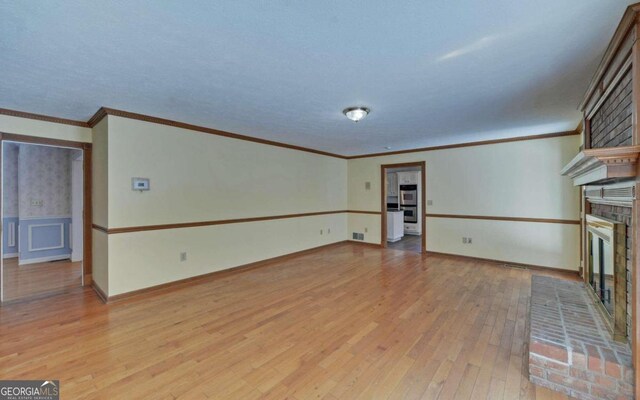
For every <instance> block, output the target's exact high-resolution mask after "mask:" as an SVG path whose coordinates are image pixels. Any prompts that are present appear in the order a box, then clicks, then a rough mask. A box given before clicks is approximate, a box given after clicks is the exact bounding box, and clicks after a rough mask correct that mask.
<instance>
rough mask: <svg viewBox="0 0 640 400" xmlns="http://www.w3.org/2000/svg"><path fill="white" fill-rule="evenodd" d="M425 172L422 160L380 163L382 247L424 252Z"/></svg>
mask: <svg viewBox="0 0 640 400" xmlns="http://www.w3.org/2000/svg"><path fill="white" fill-rule="evenodd" d="M425 173H426V168H425V162H424V161H422V162H415V163H403V164H386V165H382V166H381V175H382V194H381V198H382V204H381V209H382V229H381V232H382V237H381V243H382V244H383V246H384V247H388V248H392V249H396V250H405V251H411V252H415V253H424V252H425V250H426V234H425V223H426V213H425V183H426V177H425Z"/></svg>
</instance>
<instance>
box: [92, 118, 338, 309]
mask: <svg viewBox="0 0 640 400" xmlns="http://www.w3.org/2000/svg"><path fill="white" fill-rule="evenodd" d="M107 118H108V124H107V126H108V127H107V131H108V134H107V136H108V139H106V140H103V139H100V138H99V137H101V136H102V135H103V134H104V132H95V133H94V167H95V166H96V163H98V162H100V161H99V160H101V159H103V158H104V157H102V156H101V155H100V154H99V153H104V152H105V150H104V148H106V149H107V150H106V153H107V156H106V158H107V159H108V172H107V174H108V176H107V177H106V180H107V182H108V185H107V186H108V190H106V192H107V197H108V206H107V208H108V212H106V213H103V214H100V216H99V217H97V218H94V223H96V224H98V222H97V221H99V220H101V219H102V218H106V219H107V224H106V225H104V226H105V227H107V228H121V227H131V226H143V225H158V224H175V223H184V222H199V221H213V220H222V219H236V218H251V217H263V216H274V215H284V214H298V213H309V212H321V211H338V210H345V209H346V206H347V162H346V160H343V159H338V158H334V157H327V156H321V155H317V154H312V153H306V152H301V151H296V150H290V149H285V148H280V147H274V146H267V145H263V144H258V143H253V142H248V141H242V140H237V139H230V138H225V137H221V136H216V135H210V134H205V133H201V132H194V131H189V130H185V129H180V128H175V127H170V126H166V125H159V124H154V123H149V122H143V121H137V120H131V119H126V118H121V117H113V116H108V117H107ZM96 128H98V126H97V127H96ZM103 129H104V128H103ZM101 140H102V142H101ZM96 173H97V172H96V171H94V177H96V178H97V179H101V180H104V179H105V178H104V177H98V176H97V175H96ZM132 177H146V178H150V180H151V190H150V191H148V192H144V193H139V192H138V191H133V190H132V189H131V178H132ZM104 191H105V190H103V189H101V190H96V188H94V195H95V194H98V195H99V197H100V196H104ZM96 201H98V202H99V200H96V199H94V204H95V203H96ZM98 208H99V209H102V208H104V205H102V206H100V207H98ZM100 212H104V210H103V211H98V210H95V211H94V213H97V214H99V213H100ZM346 227H347V216H346V214H345V213H339V214H328V215H321V216H308V217H300V218H292V219H278V220H270V221H261V222H251V223H237V224H226V225H215V226H206V227H198V228H179V229H168V230H158V231H145V232H134V233H120V234H109V235H108V239H107V242H108V257H107V258H108V281H109V283H108V285H106V286H107V288H105V287H103V286H102V285H100V287H101V288H102V289H103V290H105V291H107V292H108V295H109V296H113V295H117V294H121V293H125V292H128V291H133V290H137V289H142V288H145V287H149V286H154V285H158V284H162V283H165V282H170V281H174V280H178V279H183V278H188V277H191V276H195V275H200V274H205V273H209V272H213V271H218V270H221V269H226V268H231V267H234V266H238V265H243V264H246V263H250V262H254V261H259V260H264V259H267V258H271V257H275V256H280V255H284V254H288V253H291V252H295V251H300V250H305V249H309V248H312V247H317V246H320V245H324V244H329V243H334V242H339V241H343V240H346ZM321 229H322V230H323V234H322V235H321V234H320V230H321ZM329 229H330V230H331V233H330V234H329V233H328V232H327V231H328V230H329ZM94 232H95V231H94ZM183 251H184V252H187V253H188V255H187V261H186V262H180V253H181V252H183ZM98 253H100V251H99V252H98ZM96 256H97V255H96ZM97 264H98V262H94V268H95V267H96V265H97Z"/></svg>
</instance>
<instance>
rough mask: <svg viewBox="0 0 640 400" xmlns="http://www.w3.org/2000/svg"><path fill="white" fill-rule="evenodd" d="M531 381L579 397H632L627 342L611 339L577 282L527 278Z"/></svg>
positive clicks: (631, 369) (586, 294)
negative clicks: (529, 284)
mask: <svg viewBox="0 0 640 400" xmlns="http://www.w3.org/2000/svg"><path fill="white" fill-rule="evenodd" d="M529 328H530V333H529V335H530V336H529V375H530V380H531V382H533V383H535V384H536V385H540V386H544V387H547V388H550V389H553V390H557V391H559V392H562V393H565V394H567V395H570V396H573V397H576V398H578V399H632V398H633V368H632V367H631V350H630V348H629V346H628V345H627V344H626V343H618V342H614V341H613V339H612V338H611V335H610V333H609V331H608V330H607V328H606V326H605V324H604V321H603V320H602V316H601V315H600V314H599V312H598V310H597V309H596V308H595V306H594V305H593V300H592V298H591V296H590V295H589V293H587V288H586V287H585V284H584V283H582V282H573V281H565V280H560V279H555V278H550V277H545V276H534V277H533V278H532V282H531V314H530V326H529Z"/></svg>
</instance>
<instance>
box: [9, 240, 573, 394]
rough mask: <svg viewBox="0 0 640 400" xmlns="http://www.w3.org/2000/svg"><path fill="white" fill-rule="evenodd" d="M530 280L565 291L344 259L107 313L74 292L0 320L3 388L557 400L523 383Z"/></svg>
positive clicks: (471, 268)
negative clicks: (33, 384)
mask: <svg viewBox="0 0 640 400" xmlns="http://www.w3.org/2000/svg"><path fill="white" fill-rule="evenodd" d="M532 274H548V275H553V276H562V274H559V273H557V272H546V271H535V272H534V271H530V270H524V269H510V268H505V267H501V266H499V265H496V264H493V263H483V262H480V261H476V260H466V259H456V258H454V257H443V256H436V255H430V256H424V255H421V254H417V253H412V252H405V251H397V250H386V249H377V248H373V247H364V246H359V245H357V244H342V245H338V246H334V247H332V248H330V249H322V250H318V251H317V252H311V253H306V254H303V255H300V256H297V257H293V258H290V259H287V260H283V261H281V262H277V263H273V264H269V265H268V266H266V267H263V268H259V269H254V270H250V271H246V272H243V273H240V274H235V275H233V276H224V277H221V278H218V279H211V280H207V281H202V282H199V283H198V284H194V285H184V286H180V287H176V288H173V289H163V290H160V291H157V292H154V293H146V294H143V295H140V296H135V297H131V298H128V299H125V300H122V301H119V302H116V303H112V304H107V305H104V304H102V303H101V302H100V300H99V299H98V298H97V297H96V296H95V294H94V293H93V292H92V291H91V290H86V289H78V290H75V291H73V292H69V293H65V294H61V295H56V296H55V297H50V298H47V299H45V300H34V301H28V302H23V303H16V304H9V305H3V306H2V307H0V337H2V341H0V379H41V378H42V377H48V376H55V378H56V379H60V382H61V391H62V393H63V395H64V398H77V399H96V398H97V399H101V398H105V399H107V398H127V399H144V398H149V397H153V398H160V399H162V398H167V399H171V398H181V399H194V398H216V399H225V398H228V399H235V398H243V399H253V398H267V399H292V400H302V399H309V398H317V399H329V400H331V399H344V398H353V399H357V398H359V399H419V398H441V399H450V398H458V399H502V398H505V399H511V398H522V399H544V398H549V397H550V396H551V398H564V397H562V396H561V395H560V397H557V396H556V395H553V394H551V393H550V392H548V391H546V390H540V389H539V388H537V387H535V386H533V385H531V384H530V382H529V381H528V379H527V374H526V361H525V360H526V358H525V354H526V349H527V337H526V318H527V314H528V307H529V293H530V278H531V275H532ZM566 277H567V278H568V279H570V278H571V277H570V276H566Z"/></svg>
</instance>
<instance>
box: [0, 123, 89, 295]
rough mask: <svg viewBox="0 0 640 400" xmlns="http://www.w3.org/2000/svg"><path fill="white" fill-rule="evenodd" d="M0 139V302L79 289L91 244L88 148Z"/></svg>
mask: <svg viewBox="0 0 640 400" xmlns="http://www.w3.org/2000/svg"><path fill="white" fill-rule="evenodd" d="M0 136H1V140H0V143H1V153H0V154H2V157H1V160H2V173H1V177H2V179H1V180H2V185H1V186H0V187H1V188H2V196H1V198H2V207H1V212H2V257H1V258H0V260H1V264H0V270H1V273H0V277H1V279H0V281H1V284H0V300H1V301H2V303H6V302H15V301H21V300H29V299H34V298H38V297H43V296H48V295H51V294H54V293H57V292H62V291H66V290H69V289H73V288H79V287H81V286H83V284H84V283H85V282H84V279H85V274H84V273H85V271H86V269H87V268H90V263H89V265H86V264H87V263H85V262H84V260H85V259H86V257H87V256H89V257H90V251H89V253H88V254H87V251H86V250H87V247H88V246H87V245H89V246H90V242H89V243H88V244H87V243H86V242H85V241H86V238H87V237H89V238H90V235H87V234H86V226H85V224H86V223H87V221H86V218H85V216H86V215H85V212H86V211H87V210H86V208H85V202H86V201H87V192H88V191H87V190H85V184H86V179H87V178H88V177H89V176H90V175H88V174H87V173H86V172H85V169H86V167H87V165H88V162H89V160H90V156H91V155H90V146H84V145H83V144H75V142H69V143H71V144H72V145H70V146H64V144H66V143H67V142H63V141H55V140H42V139H33V140H30V139H29V138H28V137H18V136H16V135H9V134H0ZM11 139H15V140H11ZM58 142H60V144H61V145H56V144H58ZM85 147H86V148H85ZM87 157H88V158H89V160H87ZM87 278H89V279H90V275H89V276H88V277H87Z"/></svg>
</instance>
